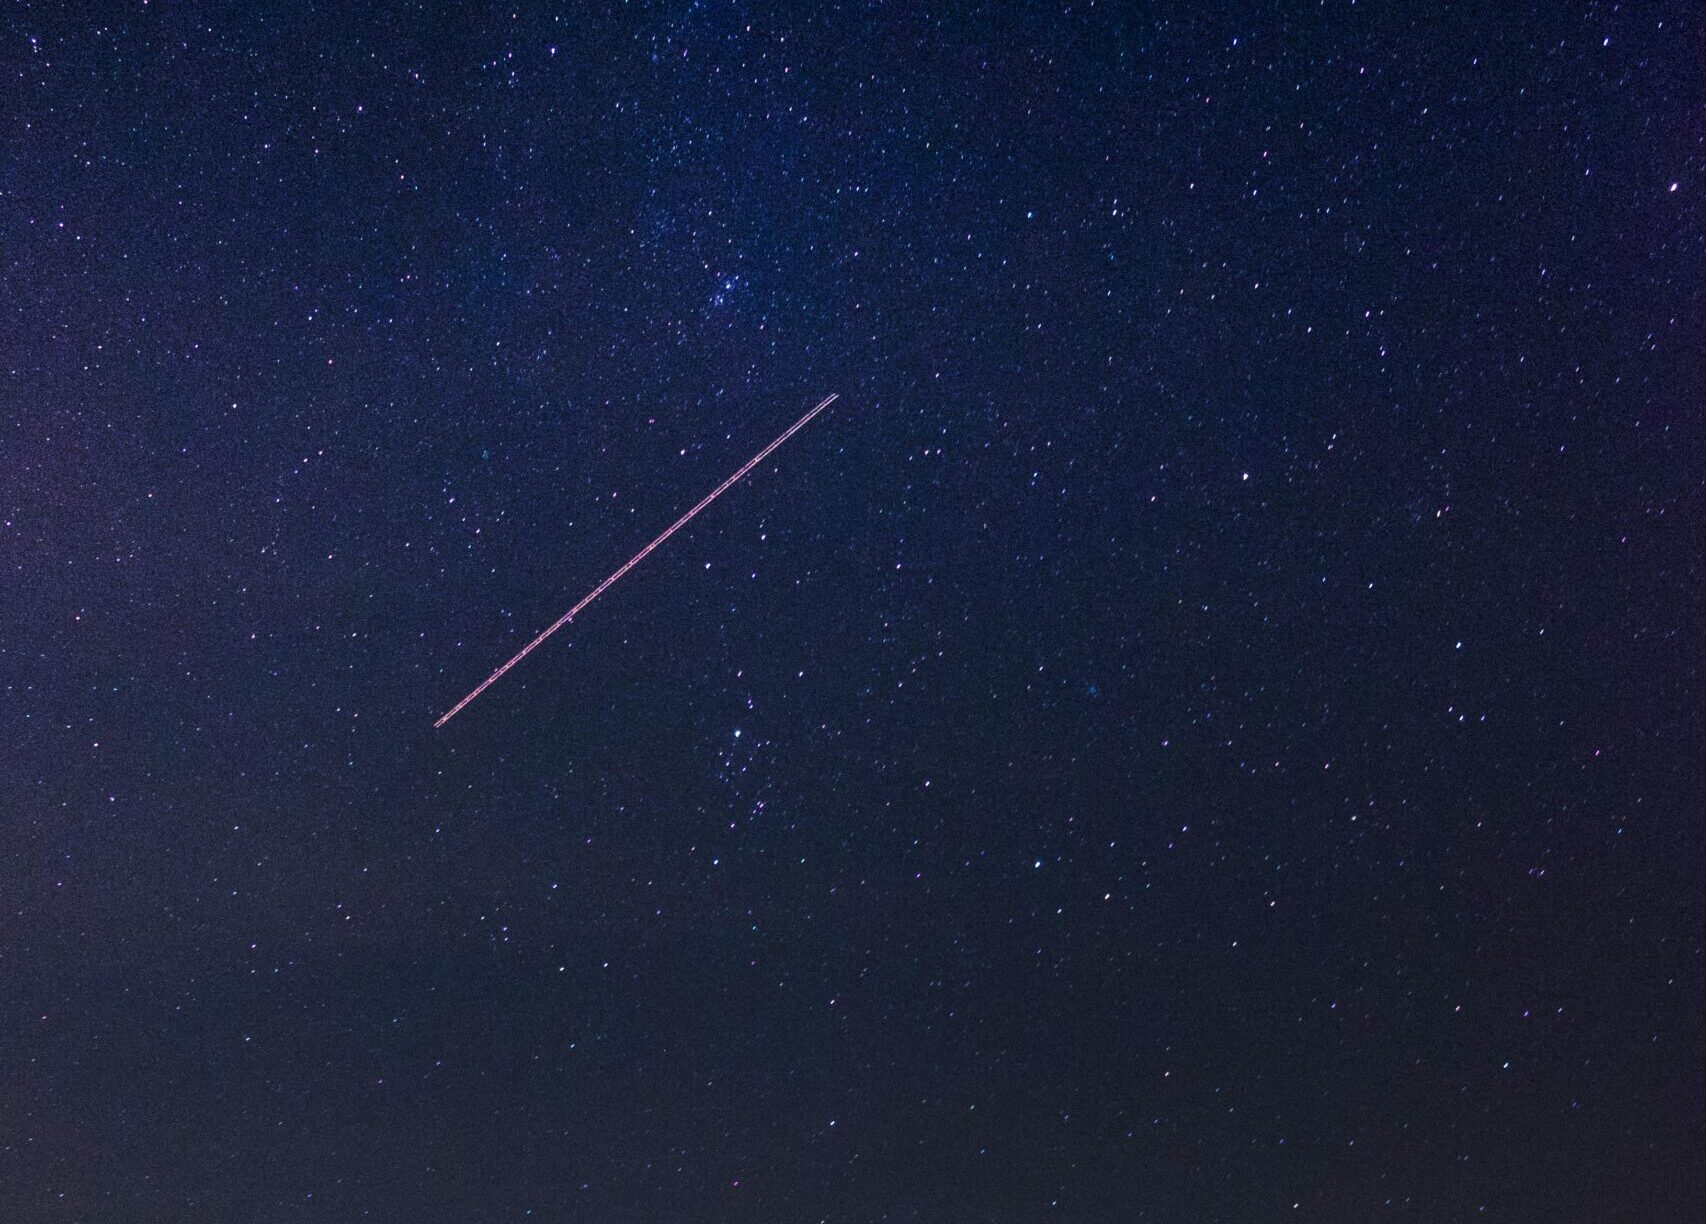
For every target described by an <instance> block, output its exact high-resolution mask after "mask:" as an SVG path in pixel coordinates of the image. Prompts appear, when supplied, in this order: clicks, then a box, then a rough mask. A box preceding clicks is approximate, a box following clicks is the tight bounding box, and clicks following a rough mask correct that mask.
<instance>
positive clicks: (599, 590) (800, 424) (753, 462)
mask: <svg viewBox="0 0 1706 1224" xmlns="http://www.w3.org/2000/svg"><path fill="white" fill-rule="evenodd" d="M837 398H839V393H837V392H831V393H830V394H828V395H826V396H824V397H823V399H821V400H819V401H818V403H817V406H816V407H815V408H813V409H812V410H811V411H810V412H808V413H806V415H805V416H803V417H801V418H800V419H799V420H797V421H795V422H794V423H793V424H792V425H790V426H788V428H787V429H785V430H783V431H782V433H781V434H780V435H779V436H778V437H777V438H776V440H775V441H773V442H771V443H770V445H769V446H766V447H765V448H764V449H763V450H761V451H759V452H758V453H757V454H756V455H754V456H753V457H752V458H750V459H748V460H747V461H746V462H745V463H743V464H741V466H740V468H739V470H737V471H736V472H735V474H734V475H733V476H730V477H729V478H728V479H727V480H725V481H723V483H722V484H720V485H718V486H717V487H716V488H714V489H712V490H711V491H710V492H709V493H707V494H706V495H705V496H704V498H703V499H702V500H701V501H700V502H699V504H698V505H696V506H694V507H693V509H691V510H689V511H688V512H687V513H686V514H684V515H682V516H681V517H680V518H678V519H676V520H675V522H673V523H671V524H670V525H669V526H668V527H667V528H666V529H665V530H664V533H663V534H662V535H660V536H659V537H658V538H657V539H655V540H653V541H652V542H651V543H650V544H648V545H646V546H645V547H644V548H642V549H641V550H640V551H639V552H637V553H635V554H634V555H633V556H632V557H629V558H628V560H627V561H625V562H623V563H622V567H621V568H620V569H618V570H617V571H616V572H615V573H613V574H611V575H610V577H608V578H606V579H605V580H604V581H603V582H601V583H599V584H598V585H597V586H595V587H593V588H592V590H590V591H588V592H587V593H586V595H585V596H584V597H583V598H582V599H581V601H580V602H579V603H578V604H576V605H575V606H574V607H572V608H570V609H569V610H568V611H567V612H565V613H563V614H562V616H560V617H558V618H557V619H556V620H555V621H553V622H552V624H551V625H550V627H549V628H547V629H546V630H545V631H544V632H542V633H541V634H540V635H539V636H538V637H536V638H534V639H533V640H532V641H531V642H529V643H527V645H525V646H523V647H522V648H521V649H520V650H518V651H516V652H515V657H514V658H512V659H511V660H510V661H509V662H507V663H505V664H504V665H503V666H502V667H500V668H498V669H497V671H495V672H493V673H492V674H491V675H489V676H487V677H486V678H485V679H484V680H482V681H480V683H479V685H478V686H476V687H475V689H474V691H473V692H471V693H469V694H468V695H467V696H466V697H464V698H463V699H462V700H461V701H458V702H457V703H456V704H455V705H453V706H451V707H450V709H448V710H446V711H445V712H444V714H443V715H442V716H441V717H440V718H439V720H438V721H437V722H435V723H433V726H434V727H442V726H444V724H445V723H447V722H449V721H450V720H451V719H453V718H455V717H456V715H457V714H459V713H461V711H462V707H463V706H465V705H467V704H468V703H469V702H470V701H472V700H474V698H476V697H478V696H479V695H480V694H481V693H483V692H485V691H486V690H487V689H489V688H491V687H492V685H494V684H496V683H497V682H498V681H499V680H501V679H503V677H504V673H505V672H507V671H509V669H510V668H512V667H514V666H515V665H516V664H517V663H519V662H521V661H522V660H523V659H525V658H526V657H527V656H528V655H530V654H532V653H533V652H534V650H536V649H537V648H538V647H539V645H540V644H541V643H542V642H544V641H545V639H546V638H548V637H550V636H551V635H552V634H553V633H555V632H557V630H559V629H561V628H562V627H563V626H564V625H566V624H568V623H569V622H570V621H572V620H574V618H575V617H577V616H579V615H580V613H581V610H582V609H583V608H585V607H586V606H587V605H588V604H589V603H591V602H592V601H593V600H595V599H597V598H598V597H599V596H600V595H602V594H604V592H605V591H607V590H609V589H610V588H611V587H612V586H614V585H615V583H616V580H617V579H618V578H620V577H622V575H623V574H626V573H627V572H628V571H629V570H631V569H633V568H634V567H635V566H636V565H638V564H639V563H640V562H642V561H644V560H645V559H646V558H647V557H648V556H649V555H650V554H651V551H652V550H653V549H654V548H656V547H657V546H658V545H659V544H662V543H663V542H664V541H665V540H667V539H669V537H670V536H672V535H674V534H675V533H676V532H678V531H680V530H681V529H682V528H683V527H685V526H687V524H688V523H690V522H692V521H693V516H694V515H696V514H698V513H699V511H701V510H703V509H704V508H705V507H706V506H708V505H710V504H711V503H712V502H714V501H716V500H717V499H718V498H719V497H721V496H722V495H723V494H724V493H727V492H728V491H729V489H730V488H732V487H733V486H734V485H735V483H736V482H738V481H739V480H740V478H741V477H742V476H745V475H746V474H747V473H748V472H750V471H752V469H753V468H755V467H757V466H758V465H759V464H761V463H763V462H764V461H765V460H766V459H768V458H769V457H770V453H771V452H772V451H774V450H775V449H776V448H777V447H778V446H781V445H782V443H784V442H786V441H787V440H788V439H789V438H791V437H793V436H794V435H795V434H797V433H799V432H800V430H802V429H804V428H805V427H806V426H807V425H809V424H811V421H812V418H813V417H815V416H817V414H818V413H820V412H822V411H823V410H824V409H825V408H827V407H829V406H830V405H831V404H833V403H834V402H835V401H836V399H837Z"/></svg>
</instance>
